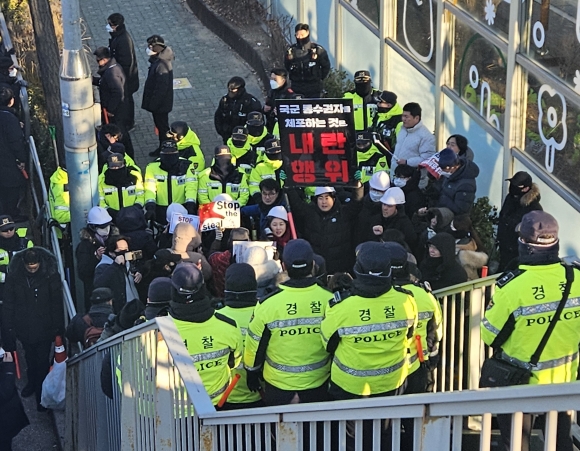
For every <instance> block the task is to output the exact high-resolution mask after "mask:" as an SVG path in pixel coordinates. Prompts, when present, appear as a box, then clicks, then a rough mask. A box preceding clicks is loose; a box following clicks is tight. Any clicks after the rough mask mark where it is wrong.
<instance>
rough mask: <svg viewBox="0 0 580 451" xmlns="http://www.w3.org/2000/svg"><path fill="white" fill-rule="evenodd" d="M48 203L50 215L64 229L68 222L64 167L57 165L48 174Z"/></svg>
mask: <svg viewBox="0 0 580 451" xmlns="http://www.w3.org/2000/svg"><path fill="white" fill-rule="evenodd" d="M48 203H49V205H50V217H51V218H52V219H54V220H55V221H56V222H58V224H60V225H61V226H62V228H63V229H65V228H66V226H67V225H68V224H69V223H70V194H69V190H68V172H66V168H63V167H60V166H58V167H57V168H56V171H54V172H53V173H52V175H51V176H50V187H49V190H48Z"/></svg>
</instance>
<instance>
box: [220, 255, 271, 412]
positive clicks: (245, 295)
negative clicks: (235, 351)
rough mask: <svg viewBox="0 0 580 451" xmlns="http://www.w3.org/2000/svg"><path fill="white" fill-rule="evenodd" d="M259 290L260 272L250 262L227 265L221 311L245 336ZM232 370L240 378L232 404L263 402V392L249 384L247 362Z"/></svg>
mask: <svg viewBox="0 0 580 451" xmlns="http://www.w3.org/2000/svg"><path fill="white" fill-rule="evenodd" d="M257 293H258V284H257V282H256V272H255V271H254V268H252V266H250V265H249V264H247V263H233V264H232V265H230V266H229V267H228V269H226V283H225V290H224V304H225V307H223V308H222V309H220V311H219V313H221V314H223V315H225V316H227V317H228V318H231V319H233V320H234V321H235V322H236V324H237V325H238V327H239V329H240V332H241V334H242V338H246V335H247V332H248V324H249V323H250V318H251V316H252V314H253V313H254V307H255V306H256V302H257V301H258V299H257V297H256V295H257ZM232 373H233V374H234V375H236V374H239V375H240V380H239V382H238V383H237V384H236V386H235V387H234V389H233V391H232V392H231V394H230V396H229V397H228V404H230V405H231V406H232V407H235V408H238V409H243V408H250V407H260V406H263V405H264V403H263V402H262V399H261V398H260V394H259V393H257V392H253V391H251V390H250V389H249V388H248V385H247V376H246V370H245V369H244V365H243V364H241V363H240V365H239V366H238V367H236V368H234V370H233V371H232Z"/></svg>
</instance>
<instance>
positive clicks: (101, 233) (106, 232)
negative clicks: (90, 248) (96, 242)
mask: <svg viewBox="0 0 580 451" xmlns="http://www.w3.org/2000/svg"><path fill="white" fill-rule="evenodd" d="M110 231H111V226H110V225H108V226H106V227H97V228H96V229H95V233H96V234H97V235H99V236H108V235H109V232H110Z"/></svg>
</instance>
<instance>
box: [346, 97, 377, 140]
mask: <svg viewBox="0 0 580 451" xmlns="http://www.w3.org/2000/svg"><path fill="white" fill-rule="evenodd" d="M379 94H380V93H379V91H376V90H374V89H373V92H372V97H373V98H374V97H377V96H378V95H379ZM342 98H343V99H352V107H353V110H354V128H355V130H356V131H357V132H360V131H363V130H367V129H369V128H370V126H371V125H372V123H373V118H374V117H375V114H377V104H376V103H374V102H371V103H367V104H366V105H365V103H364V100H363V98H362V97H361V96H359V95H358V94H357V93H356V92H354V91H348V92H345V93H344V95H343V96H342ZM365 116H366V118H365Z"/></svg>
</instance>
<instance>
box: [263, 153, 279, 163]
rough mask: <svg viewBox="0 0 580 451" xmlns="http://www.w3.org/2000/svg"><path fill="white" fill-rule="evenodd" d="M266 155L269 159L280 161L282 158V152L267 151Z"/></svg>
mask: <svg viewBox="0 0 580 451" xmlns="http://www.w3.org/2000/svg"><path fill="white" fill-rule="evenodd" d="M266 157H267V158H268V160H270V161H280V160H281V159H282V152H277V153H267V154H266Z"/></svg>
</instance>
